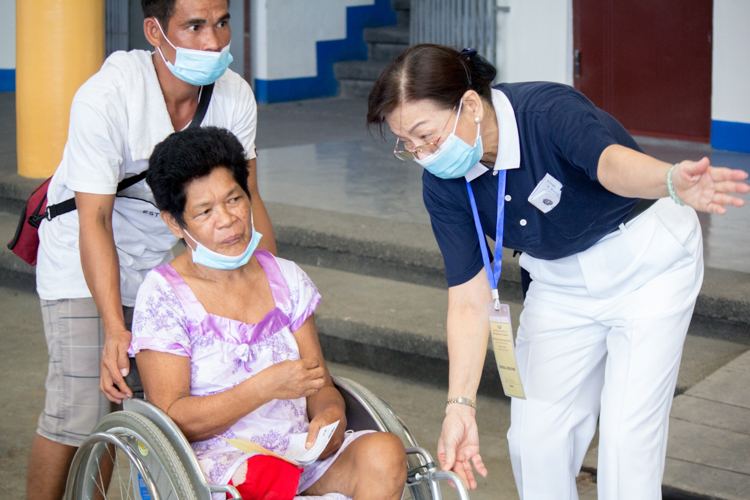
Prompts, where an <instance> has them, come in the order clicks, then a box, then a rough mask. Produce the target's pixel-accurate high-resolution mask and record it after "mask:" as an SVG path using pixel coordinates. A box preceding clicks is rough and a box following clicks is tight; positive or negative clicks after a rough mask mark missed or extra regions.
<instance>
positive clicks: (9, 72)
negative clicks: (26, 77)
mask: <svg viewBox="0 0 750 500" xmlns="http://www.w3.org/2000/svg"><path fill="white" fill-rule="evenodd" d="M15 91H16V70H14V69H0V92H15Z"/></svg>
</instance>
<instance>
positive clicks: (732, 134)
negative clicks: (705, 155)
mask: <svg viewBox="0 0 750 500" xmlns="http://www.w3.org/2000/svg"><path fill="white" fill-rule="evenodd" d="M711 146H712V147H713V148H714V149H724V150H727V151H737V152H740V153H750V123H740V122H724V121H719V120H712V121H711Z"/></svg>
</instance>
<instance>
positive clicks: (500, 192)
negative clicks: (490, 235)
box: [466, 170, 505, 310]
mask: <svg viewBox="0 0 750 500" xmlns="http://www.w3.org/2000/svg"><path fill="white" fill-rule="evenodd" d="M466 189H467V190H468V191H469V201H470V202H471V212H472V214H473V215H474V226H476V228H477V236H478V237H479V248H480V249H481V250H482V261H483V262H484V271H485V272H486V273H487V280H488V281H489V282H490V288H491V289H492V299H493V300H494V301H495V309H496V310H497V309H499V308H500V294H499V293H498V291H497V283H498V281H500V273H501V272H502V271H503V229H504V223H505V170H500V171H498V175H497V225H496V227H495V267H494V270H493V268H492V267H491V266H490V255H489V251H488V250H487V238H485V236H484V231H483V230H482V222H481V221H480V220H479V211H478V210H477V202H476V200H475V199H474V191H473V190H472V189H471V183H470V182H469V181H466Z"/></svg>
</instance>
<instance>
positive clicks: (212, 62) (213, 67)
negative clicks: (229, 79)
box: [156, 21, 234, 86]
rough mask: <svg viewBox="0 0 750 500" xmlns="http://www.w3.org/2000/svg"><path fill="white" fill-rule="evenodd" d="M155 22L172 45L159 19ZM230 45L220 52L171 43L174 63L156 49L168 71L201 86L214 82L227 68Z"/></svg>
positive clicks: (230, 57)
mask: <svg viewBox="0 0 750 500" xmlns="http://www.w3.org/2000/svg"><path fill="white" fill-rule="evenodd" d="M156 24H157V25H158V26H159V30H160V31H161V34H162V36H163V37H164V39H165V40H166V41H167V43H168V44H169V45H172V42H170V41H169V38H167V35H165V34H164V30H162V29H161V24H159V21H156ZM230 45H231V44H227V46H226V47H224V48H223V49H221V52H212V51H209V50H193V49H184V48H182V47H175V46H174V45H172V48H173V49H174V50H175V52H176V54H177V55H176V57H175V60H174V64H172V63H171V62H169V61H167V58H166V57H164V54H163V53H162V51H161V48H159V47H157V48H156V50H158V51H159V55H160V56H161V58H162V59H163V60H164V64H166V65H167V68H169V71H171V72H172V74H173V75H174V76H176V77H177V78H179V79H180V80H182V81H183V82H187V83H189V84H191V85H196V86H201V85H210V84H212V83H214V82H215V81H216V80H218V79H219V78H221V76H222V75H223V74H224V73H225V72H226V70H227V68H229V64H230V63H231V62H232V61H233V60H234V58H233V57H232V54H230V53H229V46H230Z"/></svg>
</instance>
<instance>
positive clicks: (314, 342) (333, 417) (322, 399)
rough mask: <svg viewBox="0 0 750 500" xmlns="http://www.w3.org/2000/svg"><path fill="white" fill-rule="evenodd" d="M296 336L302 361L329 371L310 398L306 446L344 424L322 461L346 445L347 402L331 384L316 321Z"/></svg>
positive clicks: (323, 454) (303, 326) (329, 444)
mask: <svg viewBox="0 0 750 500" xmlns="http://www.w3.org/2000/svg"><path fill="white" fill-rule="evenodd" d="M293 334H294V338H295V339H296V340H297V345H298V346H299V355H300V357H301V358H308V359H316V360H318V363H319V364H320V366H322V367H323V369H324V371H325V374H324V385H323V388H322V389H321V390H320V392H317V393H316V394H313V395H312V396H308V397H307V415H308V417H309V418H310V431H309V433H308V436H307V442H306V443H305V445H306V446H307V447H308V448H310V447H311V446H312V445H313V444H314V443H315V438H316V437H317V435H318V431H319V430H320V428H321V427H325V426H326V425H328V424H332V423H333V422H335V421H337V420H340V422H339V425H338V427H336V432H335V433H334V435H333V437H332V438H331V440H330V441H329V442H328V446H327V447H326V449H325V450H323V453H322V454H321V456H320V459H321V460H322V459H324V458H328V457H329V456H331V455H333V454H334V453H335V452H336V451H337V450H338V449H339V448H340V447H341V444H342V443H343V442H344V432H345V431H346V405H345V404H344V398H343V397H341V393H339V391H338V389H336V387H335V386H334V385H333V380H331V375H330V374H329V373H328V368H327V367H326V364H325V360H324V359H323V351H322V349H321V348H320V341H319V340H318V329H317V327H316V326H315V317H314V316H310V317H309V318H307V320H306V321H305V322H304V323H303V324H302V326H301V327H299V328H298V329H297V330H296V331H294V332H293Z"/></svg>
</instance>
